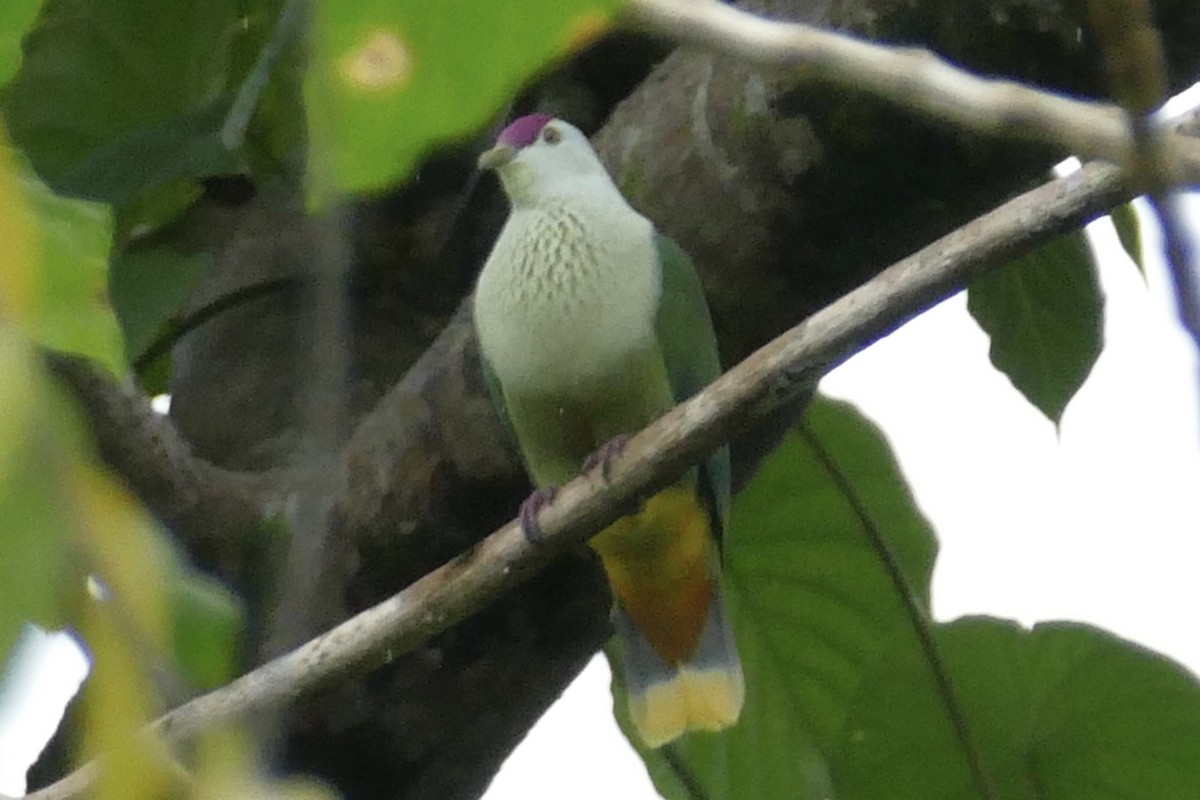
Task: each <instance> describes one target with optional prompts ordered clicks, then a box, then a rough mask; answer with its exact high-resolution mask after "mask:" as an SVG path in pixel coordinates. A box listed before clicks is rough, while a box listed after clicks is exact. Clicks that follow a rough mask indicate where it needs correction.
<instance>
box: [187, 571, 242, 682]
mask: <svg viewBox="0 0 1200 800" xmlns="http://www.w3.org/2000/svg"><path fill="white" fill-rule="evenodd" d="M171 580H172V586H171V610H172V629H173V631H174V650H175V660H176V662H177V663H178V664H179V666H180V668H181V669H182V670H183V672H184V674H185V675H186V676H187V677H188V679H189V680H190V681H191V682H192V683H193V684H194V685H195V686H197V687H199V688H201V689H215V688H216V687H218V686H221V685H222V684H224V683H227V682H228V681H230V680H231V679H232V678H233V677H234V675H235V670H236V668H237V657H238V645H239V643H240V640H241V635H242V614H241V606H240V605H239V604H238V601H237V598H236V597H235V596H234V595H233V594H232V593H231V592H230V591H229V590H228V589H226V588H225V587H224V586H222V585H221V584H220V583H218V582H216V581H215V580H213V579H211V578H208V577H206V576H204V575H203V574H201V573H199V572H195V571H192V570H185V569H182V568H181V569H179V570H178V571H177V574H176V575H174V576H173V577H172V579H171Z"/></svg>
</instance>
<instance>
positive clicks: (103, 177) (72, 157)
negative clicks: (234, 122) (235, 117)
mask: <svg viewBox="0 0 1200 800" xmlns="http://www.w3.org/2000/svg"><path fill="white" fill-rule="evenodd" d="M242 30H243V29H242V20H241V15H240V9H239V2H238V0H178V2H173V3H171V6H170V13H164V9H163V6H162V4H161V3H158V2H154V0H46V5H45V7H44V8H43V9H42V13H41V14H40V15H39V17H38V20H37V23H36V24H35V26H34V28H33V30H32V31H31V32H30V34H29V35H28V37H27V38H26V40H25V45H24V49H25V59H24V63H23V64H22V66H21V70H20V72H19V73H18V74H17V76H16V78H14V79H13V81H12V83H11V84H10V85H9V86H8V90H7V92H6V94H5V98H4V100H5V103H4V106H5V111H6V113H7V116H8V122H9V127H10V130H11V133H12V136H13V139H14V141H15V142H16V143H17V144H18V145H19V146H20V147H21V148H22V150H24V152H25V153H26V154H27V156H28V157H29V158H30V160H31V161H32V163H33V165H34V167H35V168H36V169H37V170H38V172H39V174H41V175H42V177H43V178H44V179H45V180H47V181H48V182H49V183H50V184H51V185H52V186H54V187H55V188H56V189H59V190H61V191H66V192H69V193H74V194H80V195H83V196H88V197H93V198H97V199H107V200H115V199H122V200H123V199H125V198H126V197H127V196H128V195H129V194H131V193H132V192H133V191H135V190H136V189H137V188H139V187H140V186H143V185H153V184H155V183H159V182H162V181H164V180H167V179H172V178H174V177H178V176H179V175H181V174H201V175H202V174H209V173H211V172H220V171H228V170H229V169H230V168H231V167H232V166H233V165H234V164H235V163H236V162H234V161H233V160H232V157H231V156H230V154H229V153H228V152H227V151H226V150H224V149H223V148H222V147H221V145H220V143H219V142H218V141H217V140H216V138H215V135H216V132H217V131H218V129H219V127H220V123H221V121H222V120H223V119H224V109H225V107H226V106H227V102H228V100H227V98H228V97H229V96H230V95H231V93H232V90H233V87H234V86H235V85H236V82H237V80H238V79H239V76H235V75H233V74H232V73H231V60H232V53H233V42H234V40H235V38H236V37H237V36H238V35H239V34H240V33H241V32H242ZM47 98H51V102H47Z"/></svg>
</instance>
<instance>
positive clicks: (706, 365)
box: [654, 231, 730, 532]
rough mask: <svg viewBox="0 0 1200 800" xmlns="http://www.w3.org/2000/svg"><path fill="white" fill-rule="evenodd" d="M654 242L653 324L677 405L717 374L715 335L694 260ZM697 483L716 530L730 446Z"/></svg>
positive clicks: (724, 503)
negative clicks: (658, 295) (657, 298)
mask: <svg viewBox="0 0 1200 800" xmlns="http://www.w3.org/2000/svg"><path fill="white" fill-rule="evenodd" d="M654 243H655V246H656V247H657V249H658V261H659V265H660V267H661V270H662V302H661V305H660V306H659V309H658V317H657V319H656V320H655V325H654V327H655V333H656V334H657V336H658V346H659V349H661V350H662V354H663V359H664V360H665V361H666V364H667V374H668V376H669V377H670V379H671V388H672V389H673V390H674V392H675V402H677V403H681V402H683V401H684V400H686V399H687V398H689V397H691V396H692V395H694V394H695V393H696V392H698V391H700V390H701V389H703V388H704V387H705V386H707V385H708V384H710V383H712V382H713V381H714V380H716V378H717V377H718V376H719V375H720V374H721V360H720V357H719V355H718V354H717V337H716V335H715V334H714V333H713V326H712V318H711V317H710V315H709V313H708V301H706V300H705V299H704V287H703V286H701V284H700V277H699V276H698V275H697V274H696V270H695V269H694V268H693V267H692V260H691V259H690V258H688V254H687V253H685V252H683V250H682V249H681V248H680V247H679V245H677V244H675V243H674V242H673V241H671V240H670V239H668V238H667V237H666V236H663V235H662V234H661V233H658V232H657V231H656V232H655V234H654ZM700 480H701V485H702V486H703V487H704V488H705V489H706V490H707V492H706V493H707V494H708V495H709V500H710V501H711V503H712V506H711V507H712V508H713V510H714V511H715V512H716V514H715V516H716V519H715V522H716V523H717V530H718V532H720V531H723V530H724V524H725V519H726V517H727V516H728V513H729V496H730V488H729V484H730V469H729V448H728V446H723V447H721V448H720V449H719V450H717V451H716V452H714V453H713V454H712V455H711V456H709V457H708V460H707V461H705V462H704V465H703V467H702V469H701V476H700Z"/></svg>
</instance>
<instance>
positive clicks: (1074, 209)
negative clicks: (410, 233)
mask: <svg viewBox="0 0 1200 800" xmlns="http://www.w3.org/2000/svg"><path fill="white" fill-rule="evenodd" d="M1131 194H1132V192H1131V191H1130V190H1129V189H1128V188H1126V187H1124V186H1123V185H1122V182H1121V173H1120V171H1119V170H1117V169H1116V168H1115V167H1111V166H1107V165H1102V164H1089V165H1088V166H1086V167H1085V168H1084V169H1082V170H1080V171H1079V172H1076V173H1075V174H1073V175H1070V176H1068V177H1066V178H1062V179H1059V180H1056V181H1052V182H1050V183H1047V184H1045V185H1043V186H1041V187H1039V188H1037V189H1034V190H1033V191H1030V192H1027V193H1025V194H1024V195H1021V196H1020V197H1018V198H1016V199H1014V200H1011V201H1009V202H1007V203H1005V204H1004V205H1002V206H1000V207H999V208H997V209H995V210H994V211H992V212H990V213H988V214H985V215H984V216H982V217H980V218H978V219H976V220H974V221H973V222H971V223H969V224H967V225H965V226H964V227H962V228H960V229H958V230H957V231H954V232H953V233H951V234H949V235H947V236H945V237H943V238H942V239H939V240H938V241H936V242H934V243H933V244H931V245H929V246H928V247H926V248H924V249H922V250H921V251H919V252H917V253H915V254H914V255H912V256H909V257H908V258H906V259H904V260H902V261H900V262H898V263H896V264H894V265H893V266H891V267H889V268H888V269H886V270H884V271H883V272H882V273H880V274H879V275H878V276H877V277H876V278H874V279H873V280H871V281H870V282H869V283H866V284H864V285H863V286H861V287H859V288H858V289H856V290H854V291H852V292H850V293H849V294H847V295H846V296H844V297H842V298H841V299H839V300H837V301H835V302H834V303H832V304H830V305H829V306H827V307H826V308H824V309H822V310H821V311H819V312H817V313H816V314H814V315H813V316H812V317H810V318H809V319H807V320H806V321H804V322H802V323H800V324H799V325H797V326H796V327H794V328H793V329H791V330H790V331H788V332H787V333H785V334H783V335H782V336H780V337H778V338H777V339H775V340H774V341H772V342H771V343H769V344H767V345H766V346H765V347H763V348H761V349H760V350H758V351H757V352H756V353H754V354H753V355H751V356H750V357H749V358H747V359H746V360H745V361H743V362H742V363H740V364H738V365H737V366H736V367H734V368H733V369H731V370H730V371H729V372H727V373H725V374H724V375H723V376H721V378H719V379H718V380H717V381H716V382H715V383H713V384H712V385H711V386H709V387H708V388H707V389H705V390H704V391H703V392H701V393H700V394H698V395H696V396H695V397H693V398H692V399H691V400H689V401H688V402H686V403H684V404H683V405H681V406H679V407H678V408H676V409H674V410H673V411H671V412H670V413H668V414H667V415H665V416H664V417H662V418H661V419H659V420H658V421H657V422H655V423H653V424H652V425H650V426H649V427H648V428H646V429H645V430H644V431H642V432H641V433H639V434H638V435H636V436H635V437H633V439H631V440H630V442H629V444H628V445H627V446H626V448H625V450H624V451H623V452H622V454H621V455H619V456H618V457H617V458H615V459H614V460H613V462H612V463H611V465H610V471H609V479H608V481H607V482H606V481H605V480H604V479H602V478H601V477H600V476H599V475H598V474H597V472H596V471H592V472H590V473H588V474H586V475H583V476H581V477H580V478H578V479H576V480H574V481H572V482H571V483H569V484H568V485H566V486H564V487H563V488H562V490H561V491H560V492H559V494H558V496H557V498H556V500H555V502H554V503H553V504H552V505H550V506H549V507H547V508H546V509H545V510H544V511H543V513H542V514H541V517H540V519H539V522H540V525H541V528H542V531H543V532H544V534H545V543H544V544H542V545H539V546H534V545H531V544H530V543H529V542H527V541H526V540H525V538H524V536H523V535H522V534H521V531H520V528H519V526H518V525H517V524H516V523H515V522H509V523H508V524H506V525H504V526H503V527H501V528H500V529H499V530H497V531H496V532H494V533H493V534H491V535H490V536H489V537H488V538H487V539H485V540H484V541H482V542H480V543H479V544H478V545H477V546H476V547H474V548H473V549H472V550H470V551H468V552H466V553H463V554H462V555H460V556H459V557H457V558H455V559H453V560H452V561H450V562H449V563H447V564H445V565H444V566H442V567H440V568H438V569H436V570H434V571H433V572H431V573H429V574H428V575H425V576H424V577H422V578H421V579H419V580H417V581H416V582H415V583H413V584H412V585H410V586H409V587H408V588H406V589H404V590H403V591H402V592H400V593H398V594H396V595H394V596H392V597H391V598H389V599H388V600H385V601H384V602H382V603H380V604H378V605H376V606H374V607H372V608H370V609H368V610H366V611H364V612H362V613H361V614H358V615H357V616H355V617H352V618H351V619H349V620H347V621H345V622H343V623H342V624H340V625H338V626H336V627H334V628H333V629H331V630H329V631H328V632H326V633H324V634H322V635H321V636H318V637H317V638H315V639H313V640H311V641H309V642H307V643H306V644H304V645H301V646H300V647H298V648H297V649H295V650H293V651H291V652H289V653H287V654H285V655H283V656H280V657H279V658H276V659H275V660H273V661H270V662H268V663H267V664H264V665H263V666H262V667H260V668H258V669H256V670H254V671H253V672H251V673H249V674H247V675H244V676H243V677H241V678H239V679H237V680H236V681H234V682H233V683H231V684H229V685H228V686H225V687H223V688H221V689H218V690H216V691H214V692H211V693H209V694H207V695H203V696H201V697H198V698H195V699H194V700H192V701H190V702H188V703H186V704H184V705H182V706H180V707H178V708H176V709H174V710H173V711H171V712H169V713H167V714H166V715H164V716H163V717H160V718H159V719H158V720H156V721H155V722H154V723H152V724H151V725H150V726H149V730H150V731H151V732H152V733H155V734H158V735H161V736H163V737H164V738H166V739H168V740H170V741H175V742H180V741H186V740H188V739H190V738H192V737H194V736H195V735H196V734H198V733H199V732H200V731H202V730H205V729H207V728H210V727H212V726H214V725H219V724H223V723H228V722H231V721H234V720H237V719H241V718H244V717H246V716H248V715H251V714H255V713H258V712H261V711H262V710H263V709H267V708H271V707H274V706H277V705H278V704H280V703H283V702H285V701H289V700H293V699H295V698H297V697H299V696H301V695H303V694H305V693H306V692H309V691H310V690H312V689H313V688H315V687H317V686H319V685H322V684H324V683H326V682H328V681H330V680H332V679H333V678H335V677H338V676H344V675H346V674H349V673H352V672H356V671H357V672H361V671H365V670H367V669H369V668H371V667H372V666H375V665H379V664H382V663H384V662H385V661H387V660H388V659H389V658H392V657H394V656H396V655H399V654H400V653H403V652H405V651H406V650H408V649H410V648H412V647H415V646H417V645H418V644H420V643H421V642H423V641H425V640H426V639H428V638H429V637H430V636H433V635H434V634H436V633H438V632H440V631H443V630H445V629H446V628H448V627H450V626H451V625H453V624H455V623H456V622H458V621H459V620H462V619H463V618H465V617H466V616H468V615H470V614H472V613H474V612H476V611H478V610H480V609H481V608H483V607H484V606H486V605H487V604H489V603H491V602H492V601H494V600H495V599H496V598H497V597H499V596H500V594H501V593H502V592H504V591H507V590H508V589H511V588H512V587H513V586H514V585H516V584H517V583H519V582H520V581H523V580H525V579H527V578H528V577H530V576H531V575H532V574H533V573H534V572H535V571H537V570H538V569H540V568H541V567H542V566H544V565H545V564H547V563H548V562H549V561H550V560H551V559H552V557H553V556H555V555H556V554H558V553H560V552H562V551H563V550H564V549H565V548H567V547H569V546H570V545H572V544H573V543H575V542H578V541H580V540H582V539H583V538H585V537H586V536H587V535H589V534H591V533H594V532H595V531H597V530H600V529H601V528H602V527H603V526H604V525H606V524H608V523H610V522H612V521H613V520H614V519H615V518H616V517H617V516H618V514H619V509H622V508H624V507H626V503H627V502H628V501H630V500H631V499H632V498H634V497H637V496H639V495H644V494H645V493H646V492H649V491H653V490H655V489H657V488H660V487H662V486H665V485H666V484H668V483H670V482H671V481H672V480H674V479H675V478H676V477H677V476H678V475H680V474H682V473H683V472H684V471H685V470H686V469H687V468H688V467H689V465H691V464H694V463H696V462H698V461H700V460H701V459H702V458H704V457H705V456H706V455H707V453H708V452H710V451H711V449H712V448H714V447H716V446H717V445H718V444H719V443H720V442H722V441H726V440H728V439H729V438H730V437H731V436H732V435H733V434H735V433H736V432H738V431H740V430H744V429H745V428H746V427H747V426H749V425H751V424H752V423H753V422H754V421H755V420H758V419H761V418H762V417H763V416H765V415H766V414H768V413H770V411H771V410H772V409H775V408H777V407H778V406H779V405H780V404H782V403H786V402H788V401H789V400H792V399H794V398H796V397H797V396H799V394H800V393H802V392H804V391H805V390H806V389H808V388H810V387H811V386H812V384H814V383H815V382H816V381H817V379H818V378H819V377H820V376H821V375H822V374H824V373H825V372H827V371H828V370H829V369H831V368H832V367H834V366H835V365H837V364H839V363H841V362H842V361H844V360H846V359H847V358H848V357H849V356H850V355H852V354H853V353H855V352H857V351H858V350H861V349H863V348H865V347H866V346H867V345H869V344H870V343H871V342H873V341H875V340H876V339H878V338H880V337H882V336H884V335H886V334H887V333H889V332H891V331H892V330H894V329H895V328H897V327H898V326H899V325H901V324H903V323H904V322H906V321H907V320H909V319H912V318H913V317H915V316H916V315H918V314H920V313H921V312H922V311H924V310H926V309H927V308H929V307H931V306H933V305H934V304H936V303H937V302H939V301H941V300H943V299H945V298H946V297H947V296H949V295H950V294H952V293H954V292H956V291H959V290H960V289H962V288H963V287H964V286H965V285H966V284H967V283H968V282H970V280H971V279H972V278H973V277H975V276H976V275H979V274H981V273H982V272H984V271H986V270H988V269H990V268H994V267H996V266H999V265H1001V264H1003V263H1005V262H1006V261H1008V260H1009V259H1010V258H1011V257H1013V256H1014V255H1015V254H1016V253H1018V252H1019V251H1021V250H1024V249H1028V248H1030V247H1033V246H1036V245H1037V244H1039V243H1041V242H1043V241H1046V240H1048V239H1049V238H1051V237H1053V236H1055V235H1057V234H1059V233H1062V232H1064V231H1067V230H1073V229H1075V228H1078V227H1079V226H1080V225H1082V224H1084V223H1086V222H1087V221H1089V220H1091V219H1093V218H1095V217H1096V216H1098V215H1100V214H1102V213H1104V212H1105V210H1106V209H1108V208H1110V207H1112V206H1113V205H1116V204H1117V203H1120V202H1124V201H1126V200H1128V199H1129V197H1130V196H1131ZM96 769H97V768H96V766H95V764H94V763H92V764H88V765H85V766H84V767H83V768H81V769H80V770H78V771H77V772H75V773H73V774H71V775H69V776H67V777H66V778H64V779H63V780H61V781H59V782H58V783H56V784H54V785H52V786H50V787H48V788H46V789H44V790H42V791H40V792H37V793H35V794H33V795H30V797H31V798H34V799H35V800H51V799H52V798H54V799H56V800H57V799H61V798H68V797H74V796H76V795H78V794H79V793H80V792H82V791H84V790H85V789H86V788H87V787H88V786H89V785H90V783H91V782H92V781H93V780H94V778H95V775H96Z"/></svg>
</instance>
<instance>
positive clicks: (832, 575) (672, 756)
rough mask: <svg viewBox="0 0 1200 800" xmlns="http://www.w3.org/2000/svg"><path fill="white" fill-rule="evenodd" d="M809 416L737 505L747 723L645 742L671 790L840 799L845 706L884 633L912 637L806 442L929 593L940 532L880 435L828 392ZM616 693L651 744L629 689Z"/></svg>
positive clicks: (734, 607) (735, 546)
mask: <svg viewBox="0 0 1200 800" xmlns="http://www.w3.org/2000/svg"><path fill="white" fill-rule="evenodd" d="M804 425H805V432H804V433H796V432H793V433H791V434H789V435H788V436H787V438H786V439H785V441H784V442H783V444H782V445H781V446H780V448H779V449H778V451H777V452H775V453H774V454H773V455H772V456H771V457H770V459H769V460H768V461H767V462H766V463H765V464H764V466H763V468H762V470H761V471H760V473H759V474H758V476H757V477H756V478H755V479H754V481H753V482H752V483H751V484H750V485H749V486H748V487H747V488H746V489H745V490H744V491H743V492H742V493H741V494H740V495H739V496H738V498H737V500H736V501H735V503H734V508H733V513H732V520H731V528H730V532H729V536H728V540H727V543H726V550H725V552H726V562H727V566H726V573H725V574H726V582H725V583H726V593H727V596H728V599H729V604H730V612H731V616H732V620H733V625H734V629H735V631H736V634H737V640H738V648H739V651H740V653H741V657H742V664H743V668H744V670H745V675H746V692H747V694H746V706H745V710H744V712H743V715H742V719H741V721H740V722H739V723H738V724H737V725H736V726H735V727H733V728H732V729H730V730H728V731H726V732H724V733H721V734H693V735H689V736H687V737H685V738H684V739H683V740H682V741H681V742H680V743H678V744H677V745H674V746H672V747H671V748H670V749H669V750H666V751H647V750H645V749H644V748H643V749H642V750H641V753H642V756H643V757H644V758H645V759H646V763H647V766H648V768H649V770H650V774H651V776H652V777H653V779H654V781H655V784H656V786H657V787H658V789H659V791H661V792H662V793H663V794H664V796H666V797H672V798H675V797H679V798H683V797H693V796H694V795H695V793H696V790H697V789H699V790H700V791H701V792H702V794H703V796H705V797H708V798H712V799H714V800H715V798H726V797H728V798H741V797H754V798H762V800H771V798H789V799H793V798H826V797H830V796H832V791H831V786H830V781H829V776H828V773H827V769H826V757H827V755H828V753H829V752H831V751H832V749H833V748H834V746H835V745H836V742H837V741H838V739H839V736H840V733H841V729H842V726H843V720H844V717H845V714H846V708H847V705H848V703H849V702H850V700H851V698H852V697H853V696H854V694H855V692H856V691H857V690H858V686H859V683H860V682H861V680H862V677H863V675H864V673H865V671H866V670H867V669H868V668H869V667H870V666H871V664H872V663H873V662H874V661H875V660H876V659H877V658H878V656H879V654H880V652H881V648H883V647H884V645H885V644H886V642H887V641H888V640H889V639H890V638H891V637H893V636H896V635H900V636H908V637H909V638H911V633H909V631H910V630H911V628H910V623H909V620H908V617H907V616H906V615H905V611H904V609H903V606H902V605H901V602H900V600H899V596H898V594H897V592H896V590H895V588H894V587H893V585H892V583H891V581H890V580H889V578H888V576H887V573H886V572H885V570H884V568H883V566H882V563H881V560H880V556H879V554H878V552H877V551H876V550H875V548H874V547H873V546H872V545H871V543H870V540H869V538H868V536H867V535H866V533H865V532H864V530H863V526H862V524H861V523H860V521H859V518H858V516H857V515H856V514H855V513H854V510H853V508H852V506H851V504H850V502H849V501H848V499H847V496H846V495H845V494H844V493H843V492H842V490H840V489H839V488H838V484H837V483H836V482H835V481H834V480H833V479H832V478H831V475H830V473H829V470H828V468H827V466H826V464H825V463H824V461H823V459H822V458H821V457H820V456H819V455H818V453H817V451H815V450H814V448H813V444H812V440H810V439H808V438H806V437H808V436H811V437H813V438H814V439H815V441H817V442H818V443H819V446H820V447H822V448H823V449H824V450H826V451H827V452H828V453H829V454H830V455H831V456H832V458H833V459H834V460H835V461H836V463H837V465H838V467H839V469H840V471H841V473H842V474H843V475H844V476H845V477H846V479H847V480H849V481H850V482H851V484H852V486H853V488H854V493H855V495H856V496H857V497H858V498H859V499H861V501H862V503H863V504H864V505H865V507H866V509H867V511H868V513H869V514H870V515H871V516H872V517H873V519H874V520H875V521H876V523H877V525H878V526H879V527H880V528H881V529H882V531H883V535H884V536H885V538H886V540H887V542H888V543H889V544H890V546H891V548H892V549H893V550H894V551H895V553H896V556H897V558H898V560H899V562H900V564H901V566H902V569H903V572H904V574H905V575H906V576H907V578H908V581H909V583H910V584H911V586H912V588H913V590H914V592H915V594H916V597H917V598H918V602H919V603H925V602H926V600H925V598H927V596H928V589H929V579H930V572H931V570H932V566H933V558H934V551H935V543H934V539H933V536H932V534H931V532H930V530H929V526H928V525H927V523H926V522H925V520H924V519H923V518H922V516H921V514H920V512H919V511H918V510H917V508H916V506H915V505H914V504H913V501H912V498H911V496H910V495H909V493H908V490H907V488H906V486H905V484H904V481H903V478H902V477H901V475H900V472H899V469H898V468H897V466H896V463H895V461H894V459H893V458H892V455H891V453H890V452H889V451H888V447H887V445H886V443H885V441H884V439H883V437H882V435H881V434H880V433H879V431H878V430H877V429H876V428H875V427H874V426H872V425H871V424H870V423H868V422H867V421H865V420H864V419H863V418H862V417H861V416H860V415H859V414H858V413H857V412H856V411H855V410H854V409H853V408H852V407H851V406H849V405H848V404H845V403H837V402H832V401H829V400H824V399H817V400H814V401H813V403H812V404H811V405H810V407H809V410H808V412H807V416H806V420H805V423H804ZM615 694H616V706H617V714H618V719H620V720H621V722H622V725H623V726H624V728H625V730H626V731H627V733H629V736H630V739H631V741H632V742H633V743H634V745H635V746H638V747H640V744H639V742H638V740H637V738H636V734H634V733H632V732H630V728H629V726H628V722H627V720H626V719H625V713H624V703H625V701H624V696H623V691H622V690H621V688H620V686H619V684H618V685H617V686H616V692H615ZM681 776H685V777H683V778H682V779H681ZM689 782H690V783H691V784H692V787H691V788H689V787H688V786H687V784H688V783H689Z"/></svg>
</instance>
